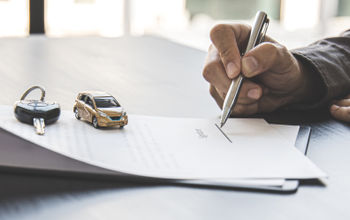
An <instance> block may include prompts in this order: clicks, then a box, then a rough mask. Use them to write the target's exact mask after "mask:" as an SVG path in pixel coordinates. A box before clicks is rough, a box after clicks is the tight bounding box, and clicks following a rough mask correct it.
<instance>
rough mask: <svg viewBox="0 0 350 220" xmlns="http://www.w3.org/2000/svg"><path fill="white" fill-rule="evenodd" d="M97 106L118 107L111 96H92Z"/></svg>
mask: <svg viewBox="0 0 350 220" xmlns="http://www.w3.org/2000/svg"><path fill="white" fill-rule="evenodd" d="M94 100H95V104H96V107H97V108H113V107H120V105H119V103H118V102H117V100H115V98H113V97H112V96H110V97H96V98H94Z"/></svg>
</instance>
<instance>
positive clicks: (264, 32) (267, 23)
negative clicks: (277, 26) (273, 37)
mask: <svg viewBox="0 0 350 220" xmlns="http://www.w3.org/2000/svg"><path fill="white" fill-rule="evenodd" d="M269 23H270V20H269V19H268V18H266V20H265V21H264V24H263V27H262V29H261V32H260V35H259V38H258V40H257V41H256V45H258V44H260V43H261V42H263V41H264V39H265V35H266V31H267V28H268V27H269Z"/></svg>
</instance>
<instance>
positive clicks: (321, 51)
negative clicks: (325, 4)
mask: <svg viewBox="0 0 350 220" xmlns="http://www.w3.org/2000/svg"><path fill="white" fill-rule="evenodd" d="M292 53H293V54H294V56H295V57H296V58H297V59H298V61H299V62H300V63H301V64H302V66H303V68H304V70H306V71H307V74H308V77H309V79H310V78H311V79H313V80H312V83H313V84H311V85H310V86H311V87H312V88H313V89H314V90H315V91H313V92H312V90H313V89H312V90H311V91H308V94H307V96H308V97H309V99H308V100H307V102H305V101H304V102H301V103H298V104H299V105H298V108H316V107H320V106H322V105H324V104H327V103H328V102H329V101H330V100H331V99H334V98H336V97H338V96H342V95H345V94H347V93H349V92H350V30H349V31H347V32H344V33H343V35H342V36H340V37H335V38H327V39H323V40H320V41H317V42H315V43H314V44H311V45H310V46H308V47H304V48H299V49H295V50H292ZM310 92H311V93H313V94H310Z"/></svg>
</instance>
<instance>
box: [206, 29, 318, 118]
mask: <svg viewBox="0 0 350 220" xmlns="http://www.w3.org/2000/svg"><path fill="white" fill-rule="evenodd" d="M250 30H251V28H250V27H249V26H246V25H243V24H234V25H227V24H220V25H217V26H215V27H214V28H213V29H212V30H211V33H210V38H211V40H212V45H211V46H210V48H209V52H208V55H207V58H206V61H205V66H204V69H203V77H204V78H205V79H206V80H207V81H208V82H209V83H210V94H211V95H212V96H213V98H214V99H215V101H216V102H217V104H218V105H219V106H220V108H222V105H223V101H224V98H225V96H226V93H227V90H228V88H229V87H230V84H231V81H232V80H234V79H235V78H236V77H237V76H238V75H239V73H240V72H242V73H243V75H244V76H245V77H246V79H245V81H244V83H243V85H242V88H241V91H240V94H239V97H238V100H237V103H236V106H235V108H234V109H233V111H232V115H251V114H255V113H258V112H271V111H274V110H276V109H277V108H279V107H281V106H284V105H287V104H291V103H298V102H304V101H307V100H308V99H310V94H312V89H313V88H312V79H311V77H310V75H309V74H307V71H305V70H304V68H303V66H302V65H301V63H299V62H298V60H297V59H296V58H295V57H294V56H293V55H292V54H291V53H290V52H289V51H288V50H287V48H286V47H284V46H283V45H281V44H279V43H277V42H276V41H274V40H272V39H271V38H269V37H268V36H266V37H265V42H263V43H261V44H259V45H258V46H256V47H255V48H253V49H252V50H250V51H249V52H248V53H246V54H245V55H244V56H243V57H241V55H240V54H241V53H242V52H243V50H244V48H245V47H246V45H247V42H248V39H249V34H250Z"/></svg>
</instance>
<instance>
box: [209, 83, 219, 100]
mask: <svg viewBox="0 0 350 220" xmlns="http://www.w3.org/2000/svg"><path fill="white" fill-rule="evenodd" d="M209 93H210V95H211V96H212V97H216V94H217V92H216V89H215V87H214V86H210V88H209Z"/></svg>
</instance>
